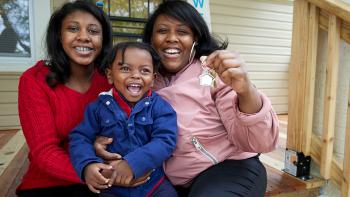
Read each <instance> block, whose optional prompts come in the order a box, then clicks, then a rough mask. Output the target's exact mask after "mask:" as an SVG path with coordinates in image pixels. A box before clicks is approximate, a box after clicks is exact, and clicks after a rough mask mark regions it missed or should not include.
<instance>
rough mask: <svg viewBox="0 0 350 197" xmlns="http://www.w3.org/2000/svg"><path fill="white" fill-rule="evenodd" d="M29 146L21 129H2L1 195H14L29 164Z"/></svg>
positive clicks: (6, 196)
mask: <svg viewBox="0 0 350 197" xmlns="http://www.w3.org/2000/svg"><path fill="white" fill-rule="evenodd" d="M27 154H28V148H27V145H26V142H25V138H24V136H23V133H22V131H21V130H2V131H0V188H1V189H0V196H1V197H14V196H16V195H15V191H16V187H17V186H18V184H19V183H20V180H21V178H22V176H23V174H24V172H25V171H26V168H27V166H28V159H27Z"/></svg>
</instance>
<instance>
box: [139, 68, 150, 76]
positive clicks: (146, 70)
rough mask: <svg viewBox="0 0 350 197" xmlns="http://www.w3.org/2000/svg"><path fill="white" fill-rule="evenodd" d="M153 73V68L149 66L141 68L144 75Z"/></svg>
mask: <svg viewBox="0 0 350 197" xmlns="http://www.w3.org/2000/svg"><path fill="white" fill-rule="evenodd" d="M151 73H152V70H151V69H149V68H142V69H141V74H143V75H148V74H151Z"/></svg>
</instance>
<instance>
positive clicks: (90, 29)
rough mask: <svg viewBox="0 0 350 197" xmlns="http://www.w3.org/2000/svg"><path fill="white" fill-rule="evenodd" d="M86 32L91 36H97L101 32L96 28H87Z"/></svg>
mask: <svg viewBox="0 0 350 197" xmlns="http://www.w3.org/2000/svg"><path fill="white" fill-rule="evenodd" d="M88 32H89V33H90V34H92V35H98V34H100V33H101V30H100V29H99V28H97V27H89V28H88Z"/></svg>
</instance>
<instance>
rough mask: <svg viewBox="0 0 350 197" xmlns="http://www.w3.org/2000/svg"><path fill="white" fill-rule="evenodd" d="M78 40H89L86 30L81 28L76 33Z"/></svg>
mask: <svg viewBox="0 0 350 197" xmlns="http://www.w3.org/2000/svg"><path fill="white" fill-rule="evenodd" d="M78 40H80V41H83V42H89V41H91V38H90V35H89V33H88V32H87V31H86V30H81V31H80V32H79V34H78Z"/></svg>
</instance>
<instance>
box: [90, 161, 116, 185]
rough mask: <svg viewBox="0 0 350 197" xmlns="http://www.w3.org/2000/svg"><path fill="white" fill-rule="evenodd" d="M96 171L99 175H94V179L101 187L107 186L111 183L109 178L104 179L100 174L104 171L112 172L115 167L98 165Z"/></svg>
mask: <svg viewBox="0 0 350 197" xmlns="http://www.w3.org/2000/svg"><path fill="white" fill-rule="evenodd" d="M96 167H97V168H96V170H97V171H98V172H97V173H94V178H95V180H96V181H97V183H98V184H100V185H106V184H107V183H108V181H109V179H108V178H106V177H104V176H103V175H102V174H101V173H100V172H101V171H103V170H111V169H112V168H113V167H112V166H110V165H107V164H104V163H98V164H97V165H96Z"/></svg>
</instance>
